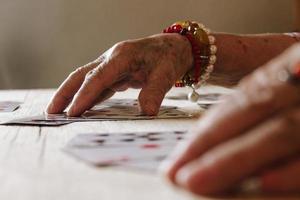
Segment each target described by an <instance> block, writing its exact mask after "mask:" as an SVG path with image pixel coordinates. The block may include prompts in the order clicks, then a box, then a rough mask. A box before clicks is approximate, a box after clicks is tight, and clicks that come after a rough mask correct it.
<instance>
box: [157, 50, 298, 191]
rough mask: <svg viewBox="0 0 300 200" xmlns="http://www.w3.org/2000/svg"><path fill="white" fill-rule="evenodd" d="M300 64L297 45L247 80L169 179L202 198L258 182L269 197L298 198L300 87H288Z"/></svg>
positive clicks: (168, 169) (203, 126) (189, 144)
mask: <svg viewBox="0 0 300 200" xmlns="http://www.w3.org/2000/svg"><path fill="white" fill-rule="evenodd" d="M299 63H300V46H299V45H298V46H295V47H293V48H291V49H289V50H288V51H287V52H285V53H284V54H283V55H281V56H279V57H278V58H276V59H274V60H272V61H271V62H269V63H267V64H266V65H265V66H263V67H261V68H259V69H258V70H256V71H255V72H254V73H253V74H252V75H250V76H248V77H246V78H245V79H244V80H242V81H241V83H240V84H239V86H238V88H237V91H236V92H235V93H234V95H232V96H230V97H228V98H227V99H226V100H225V101H224V102H223V103H222V104H220V105H217V106H216V107H214V108H212V109H211V110H210V111H209V112H208V113H207V114H206V115H205V116H204V117H202V118H201V119H200V120H199V123H198V125H197V126H196V127H194V128H193V130H192V131H191V134H190V135H189V136H191V137H189V138H188V139H187V141H185V142H183V143H182V144H180V145H179V146H178V147H177V149H176V150H175V151H174V153H173V154H172V155H171V156H170V158H169V159H167V160H166V162H165V163H164V164H163V165H162V170H163V171H164V172H165V173H166V175H167V176H168V178H169V179H170V180H171V181H172V182H173V183H174V184H176V185H178V186H180V187H183V188H185V189H187V190H189V191H192V192H193V193H197V194H215V193H219V192H224V191H227V190H229V189H232V188H233V187H236V186H238V185H239V184H240V183H241V182H242V181H244V180H247V179H251V178H253V177H256V178H257V180H258V183H261V189H262V190H264V191H275V192H283V191H284V192H290V191H298V192H299V191H300V160H299V158H300V154H299V153H300V105H299V103H300V84H299V82H300V81H299V80H298V83H297V82H295V81H294V82H292V81H286V79H287V73H286V72H287V71H286V69H290V70H293V69H294V68H295V66H296V65H298V66H299Z"/></svg>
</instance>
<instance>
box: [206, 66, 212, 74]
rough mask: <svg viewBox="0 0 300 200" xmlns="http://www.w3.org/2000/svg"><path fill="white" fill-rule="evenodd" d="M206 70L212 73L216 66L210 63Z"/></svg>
mask: <svg viewBox="0 0 300 200" xmlns="http://www.w3.org/2000/svg"><path fill="white" fill-rule="evenodd" d="M205 71H206V72H208V73H211V72H213V71H214V66H213V65H208V66H207V67H206V69H205Z"/></svg>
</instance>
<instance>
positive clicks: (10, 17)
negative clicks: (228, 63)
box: [0, 0, 292, 88]
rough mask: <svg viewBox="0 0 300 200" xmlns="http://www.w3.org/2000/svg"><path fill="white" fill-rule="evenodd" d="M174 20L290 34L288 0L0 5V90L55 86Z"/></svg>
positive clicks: (57, 0) (3, 1)
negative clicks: (111, 51)
mask: <svg viewBox="0 0 300 200" xmlns="http://www.w3.org/2000/svg"><path fill="white" fill-rule="evenodd" d="M178 19H194V20H198V21H202V22H204V23H205V24H206V25H207V26H208V27H210V28H211V29H213V30H216V31H226V32H237V33H260V32H282V31H289V30H291V29H292V1H291V0H166V1H163V0H153V1H141V0H127V1H126V0H123V1H122V0H106V1H104V0H90V1H82V0H72V1H66V0H65V1H63V0H0V88H40V87H56V86H57V85H58V84H59V83H60V82H61V81H62V80H63V79H64V78H65V77H66V76H67V74H68V73H69V72H70V71H71V70H73V69H74V68H75V67H76V66H79V65H81V64H85V63H86V62H88V61H90V60H92V59H94V58H96V57H97V56H98V55H99V54H100V53H101V52H103V51H104V50H105V49H106V48H108V47H110V46H111V45H113V44H114V43H115V42H117V41H120V40H124V39H128V38H136V37H143V36H147V35H150V34H154V33H158V32H160V31H161V30H162V29H163V28H164V27H165V26H167V25H169V24H170V23H172V22H174V21H176V20H178Z"/></svg>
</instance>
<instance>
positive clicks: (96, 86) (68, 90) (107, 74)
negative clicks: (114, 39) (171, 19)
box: [47, 34, 193, 116]
mask: <svg viewBox="0 0 300 200" xmlns="http://www.w3.org/2000/svg"><path fill="white" fill-rule="evenodd" d="M192 62H193V56H192V50H191V46H190V44H189V41H188V40H187V39H186V38H185V37H182V36H180V35H179V34H158V35H154V36H151V37H147V38H144V39H138V40H128V41H124V42H120V43H118V44H116V45H114V46H113V47H112V48H110V49H109V50H108V51H106V52H105V53H104V54H102V55H101V56H100V57H99V58H98V59H96V60H95V61H93V62H91V63H89V64H87V65H85V66H82V67H79V68H78V69H77V70H76V71H74V72H72V73H71V74H70V75H69V77H68V78H67V79H66V80H65V81H64V82H63V83H62V85H61V86H60V87H59V89H58V90H57V91H56V93H55V95H54V96H53V98H52V100H51V102H50V103H49V105H48V107H47V112H48V113H52V114H53V113H61V112H63V111H64V110H65V108H66V107H67V106H68V105H69V104H70V107H69V110H68V112H67V114H68V115H69V116H78V115H81V114H82V113H83V112H85V111H86V110H88V109H90V108H91V107H93V106H94V105H95V104H96V103H99V102H101V101H104V100H105V99H107V98H109V97H111V96H112V95H113V94H114V93H115V92H117V91H123V90H126V89H128V88H130V87H131V88H142V90H141V92H140V94H139V103H140V107H141V111H142V112H143V113H145V114H147V115H156V114H157V113H158V111H159V108H160V105H161V102H162V100H163V98H164V96H165V94H166V93H167V92H168V91H169V90H170V88H171V87H172V86H173V84H174V83H175V81H176V80H177V79H178V78H180V77H181V76H182V75H183V74H185V73H186V72H187V71H188V69H189V68H190V67H191V66H192Z"/></svg>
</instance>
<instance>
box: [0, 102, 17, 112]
mask: <svg viewBox="0 0 300 200" xmlns="http://www.w3.org/2000/svg"><path fill="white" fill-rule="evenodd" d="M21 104H22V103H21V102H17V101H0V113H1V112H13V111H15V110H17V109H18V108H19V107H20V105H21Z"/></svg>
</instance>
